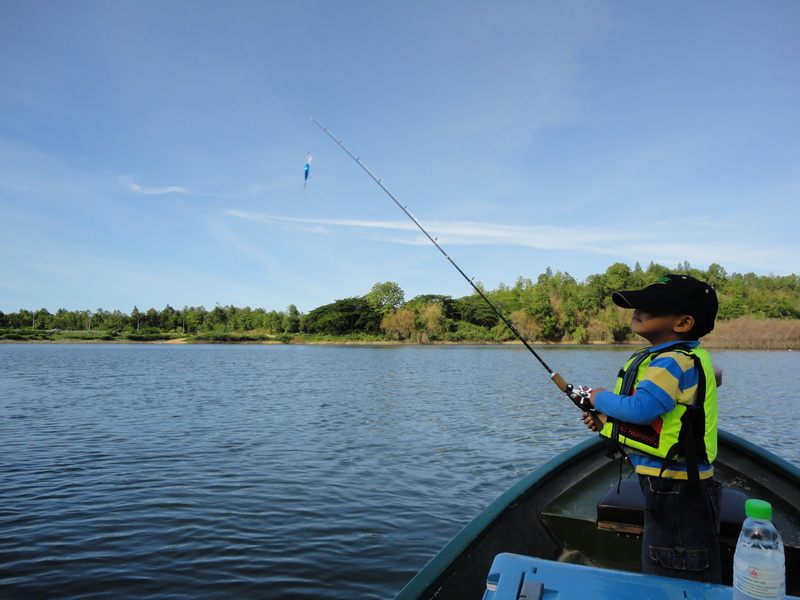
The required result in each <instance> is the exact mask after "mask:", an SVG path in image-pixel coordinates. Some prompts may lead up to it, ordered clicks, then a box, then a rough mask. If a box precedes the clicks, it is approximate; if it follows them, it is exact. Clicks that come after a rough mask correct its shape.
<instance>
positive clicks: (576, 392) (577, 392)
mask: <svg viewBox="0 0 800 600" xmlns="http://www.w3.org/2000/svg"><path fill="white" fill-rule="evenodd" d="M311 120H312V121H313V122H314V123H315V124H316V125H317V126H318V127H319V128H320V129H322V131H324V132H325V133H326V134H327V135H328V137H329V138H331V139H332V140H333V141H334V142H336V143H337V144H338V145H339V147H340V148H341V149H342V150H344V151H345V153H347V155H348V156H349V157H350V158H352V159H353V160H354V161H355V162H356V164H357V165H358V166H359V167H361V168H362V169H363V170H364V172H365V173H366V174H367V175H369V176H370V178H371V179H372V180H373V181H374V182H375V183H377V184H378V186H379V187H380V188H381V189H382V190H383V191H384V192H385V193H386V195H387V196H389V198H391V199H392V200H393V201H394V203H395V204H396V205H397V206H398V207H399V208H400V210H402V211H403V212H404V213H405V214H406V216H407V217H408V218H409V219H411V220H412V221H413V222H414V224H415V225H416V226H417V227H418V228H419V230H420V231H421V232H422V233H424V234H425V237H427V238H428V239H429V240H430V241H431V243H432V244H433V245H434V246H436V248H437V250H439V252H441V253H442V255H443V256H444V257H445V258H446V259H447V260H448V261H449V262H450V264H451V265H453V267H455V269H456V271H458V272H459V273H460V274H461V276H462V277H463V278H464V279H466V280H467V283H469V284H470V285H471V286H472V289H473V290H475V291H476V292H477V293H478V295H479V296H480V297H481V298H482V299H483V300H484V302H486V304H488V305H489V307H490V308H491V309H492V310H493V311H494V313H495V314H496V315H497V316H498V318H499V319H500V320H501V321H502V322H503V323H504V324H505V326H506V327H508V329H509V330H510V331H511V332H512V333H513V334H514V335H515V336H516V337H517V339H518V340H519V341H520V342H522V344H523V345H524V346H525V347H526V348H527V349H528V350H529V351H530V353H531V354H533V356H534V358H535V359H536V360H538V361H539V364H541V365H542V366H543V367H544V368H545V370H546V371H547V372H548V373H549V374H550V379H551V380H552V381H553V383H555V384H556V385H557V386H558V389H559V390H561V391H562V392H564V393H565V394H566V395H567V396H568V397H569V399H570V400H572V401H573V402H574V403H575V405H576V406H577V407H578V408H580V409H581V410H583V411H585V412H588V413H589V415H590V416H591V417H592V420H593V421H594V422H595V424H596V426H597V430H598V431H600V429H601V422H600V420H599V419H598V417H597V412H596V411H595V410H594V409H593V408H592V407H591V402H590V392H591V390H589V389H587V388H584V387H582V386H578V387H577V388H576V387H575V386H573V385H572V384H571V383H567V382H566V380H565V379H564V378H563V377H562V376H561V375H559V374H558V373H556V372H555V371H553V369H551V368H550V366H549V365H548V364H547V363H546V362H545V361H544V359H543V358H542V357H541V356H539V353H538V352H536V350H535V349H534V348H533V346H531V344H530V343H529V342H528V340H527V339H526V336H527V337H530V335H528V334H525V335H523V334H522V332H521V331H520V329H519V328H518V326H517V325H516V324H515V323H514V321H512V320H511V317H510V316H509V315H508V314H507V313H506V311H505V310H503V307H501V306H500V305H498V304H497V303H495V302H493V301H492V300H490V299H489V298H488V297H487V296H486V294H484V293H483V290H481V288H480V287H478V286H477V285H476V284H475V282H474V281H473V279H474V278H470V277H469V276H468V275H467V274H466V273H464V271H462V270H461V267H459V266H458V265H457V264H456V262H455V261H454V260H453V259H452V258H450V255H449V254H447V252H445V251H444V249H443V248H442V247H441V246H440V245H439V242H438V241H437V239H438V238H434V237H432V236H431V235H430V234H429V233H428V232H427V231H426V230H425V228H424V227H423V226H422V224H421V223H420V222H419V220H418V219H417V217H415V216H414V215H413V214H411V212H410V211H409V210H408V208H407V207H406V206H405V205H403V204H401V203H400V202H399V201H398V200H397V198H395V197H394V195H393V194H392V193H391V192H390V191H389V190H388V189H387V187H386V186H385V185H383V183H382V182H381V180H380V179H378V178H377V177H375V175H373V174H372V172H371V171H370V170H369V169H368V168H367V167H366V166H365V165H364V163H362V162H361V159H360V158H359V157H357V156H356V155H355V154H353V153H352V152H350V150H348V149H347V147H346V146H345V145H344V144H343V143H342V141H341V140H339V139H337V138H336V137H335V136H334V135H333V134H332V133H331V132H330V131H329V130H328V128H327V127H325V126H324V125H322V123H320V122H319V121H317V120H316V119H315V118H314V117H311Z"/></svg>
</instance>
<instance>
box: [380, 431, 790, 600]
mask: <svg viewBox="0 0 800 600" xmlns="http://www.w3.org/2000/svg"><path fill="white" fill-rule="evenodd" d="M714 467H715V478H716V479H717V480H718V481H720V482H721V483H722V484H723V500H722V511H721V526H720V549H721V554H722V562H723V566H722V585H715V584H709V583H698V582H692V581H686V580H681V579H671V578H666V577H660V576H655V575H643V574H642V573H641V558H640V555H641V535H642V528H643V522H644V511H643V495H642V493H641V490H640V489H639V484H638V479H637V476H636V475H633V474H631V475H629V474H628V472H629V471H630V469H629V468H628V467H625V468H624V471H621V467H620V461H619V459H616V460H610V459H609V458H608V457H607V456H606V443H605V441H604V440H603V439H601V438H600V437H599V436H593V437H592V438H589V439H587V440H585V441H584V442H581V443H579V444H578V445H576V446H575V447H573V448H572V449H570V450H567V451H565V452H563V453H562V454H560V455H559V456H557V457H555V458H553V459H551V460H550V461H549V462H547V463H546V464H544V465H542V466H541V467H539V468H537V469H536V470H534V471H533V472H531V473H530V474H529V475H527V476H526V477H525V478H523V479H522V480H521V481H519V482H518V483H517V484H516V485H514V486H512V487H511V488H510V489H509V490H507V491H506V492H505V493H503V494H502V495H501V496H500V497H499V498H497V499H496V500H495V501H494V502H492V503H491V504H490V505H489V506H487V507H486V508H485V509H484V510H483V511H482V512H481V513H480V514H479V515H478V516H477V517H475V519H473V520H472V521H471V522H470V523H469V524H468V525H467V526H465V527H464V528H463V529H462V530H461V531H460V532H459V533H458V534H457V535H456V536H455V537H454V538H453V539H452V540H451V541H450V542H449V543H448V544H447V545H446V546H445V547H444V548H443V549H442V550H441V551H440V552H439V553H438V554H436V556H434V557H433V558H432V559H431V560H430V562H428V564H427V565H425V566H424V567H423V568H422V569H421V570H420V571H419V572H418V573H417V575H416V576H415V577H414V578H413V579H411V581H410V582H409V583H408V584H407V585H406V586H405V587H404V588H403V589H402V590H401V591H400V593H399V594H398V595H397V596H396V598H395V600H433V599H436V600H471V599H476V600H480V599H483V600H506V599H512V600H521V599H523V598H525V599H528V600H534V599H535V598H558V599H559V600H569V599H571V598H580V599H581V600H587V599H589V598H615V599H621V598H637V599H646V598H680V599H682V600H683V599H686V598H731V594H732V588H731V587H730V586H731V581H732V566H733V553H734V549H735V546H736V542H737V539H738V536H739V532H740V531H741V525H742V521H743V520H744V518H745V513H744V503H745V500H746V499H747V498H759V499H761V500H766V501H767V502H769V503H770V504H772V506H773V519H772V520H773V523H774V524H775V526H776V527H777V528H778V530H779V532H780V533H781V537H782V538H783V542H784V549H785V557H786V593H787V595H788V596H795V595H800V468H798V467H797V466H795V465H793V464H791V463H790V462H788V461H786V460H784V459H782V458H780V457H778V456H776V455H775V454H773V453H771V452H769V451H767V450H765V449H763V448H761V447H759V446H757V445H755V444H753V443H751V442H748V441H746V440H744V439H742V438H740V437H738V436H735V435H733V434H731V433H728V432H726V431H722V430H720V431H719V452H718V456H717V459H716V460H715V461H714Z"/></svg>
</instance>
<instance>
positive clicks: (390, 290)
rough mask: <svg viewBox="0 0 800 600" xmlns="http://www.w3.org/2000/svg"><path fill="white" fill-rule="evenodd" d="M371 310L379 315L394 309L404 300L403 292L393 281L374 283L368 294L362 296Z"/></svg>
mask: <svg viewBox="0 0 800 600" xmlns="http://www.w3.org/2000/svg"><path fill="white" fill-rule="evenodd" d="M364 297H365V298H366V299H367V302H369V305H370V306H371V307H372V308H373V310H375V311H377V312H378V313H380V314H381V315H386V314H388V313H389V312H390V311H393V310H396V309H397V308H399V307H400V305H401V304H403V301H404V300H405V292H404V291H403V289H402V288H401V287H400V286H399V285H398V284H397V283H395V282H394V281H386V282H384V283H376V284H375V285H373V286H372V289H371V290H370V291H369V293H368V294H366V295H365V296H364Z"/></svg>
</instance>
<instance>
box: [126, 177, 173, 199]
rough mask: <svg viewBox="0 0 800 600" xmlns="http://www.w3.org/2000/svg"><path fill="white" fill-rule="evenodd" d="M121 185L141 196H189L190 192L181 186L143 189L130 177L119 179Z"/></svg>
mask: <svg viewBox="0 0 800 600" xmlns="http://www.w3.org/2000/svg"><path fill="white" fill-rule="evenodd" d="M118 181H119V183H120V184H121V185H122V186H123V187H125V188H127V189H129V190H131V191H132V192H138V193H140V194H150V195H158V194H188V193H189V190H188V189H186V188H185V187H182V186H179V185H170V186H166V187H142V186H141V185H139V184H138V183H135V182H134V181H133V178H132V177H129V176H122V177H120V178H119V179H118Z"/></svg>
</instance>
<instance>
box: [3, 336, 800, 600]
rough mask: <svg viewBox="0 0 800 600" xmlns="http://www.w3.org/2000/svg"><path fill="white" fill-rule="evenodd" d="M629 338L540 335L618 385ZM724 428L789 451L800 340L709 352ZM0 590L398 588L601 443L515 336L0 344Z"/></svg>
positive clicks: (241, 592)
mask: <svg viewBox="0 0 800 600" xmlns="http://www.w3.org/2000/svg"><path fill="white" fill-rule="evenodd" d="M631 350H632V349H631V348H612V347H607V348H577V347H576V348H564V347H558V348H549V347H548V348H542V349H541V350H537V351H539V352H540V353H541V354H542V356H543V357H544V359H545V360H546V361H547V362H548V364H549V365H550V366H551V367H552V368H553V369H555V370H559V371H560V372H561V374H562V375H564V377H565V378H566V379H568V380H570V381H572V382H573V383H575V384H584V385H591V386H610V385H612V384H613V379H614V377H615V375H616V372H617V371H618V369H619V367H620V366H621V365H622V363H623V362H624V361H625V359H626V358H627V356H628V355H629V354H630V352H631ZM713 354H714V356H715V359H716V362H717V363H718V364H720V365H721V366H722V367H723V369H724V370H725V385H724V386H723V388H722V390H721V392H720V395H721V412H722V417H721V425H722V426H723V427H724V428H726V429H728V430H730V431H732V432H733V433H737V434H739V435H743V436H744V437H747V438H748V439H751V440H753V441H755V442H757V443H759V444H762V445H764V446H766V447H768V448H769V449H770V450H772V451H774V452H776V453H777V454H779V455H781V456H783V457H784V458H787V459H788V460H790V461H793V462H795V463H798V462H800V460H798V452H799V450H798V448H800V444H798V442H797V441H796V436H794V435H787V434H786V428H785V426H784V424H786V423H793V420H790V418H789V417H790V415H789V410H790V406H789V404H790V402H789V398H788V396H787V394H788V393H789V392H790V386H788V387H787V384H786V376H787V374H791V373H796V372H797V371H798V369H797V367H798V360H800V359H798V356H800V355H799V354H798V353H786V352H784V353H778V352H737V351H720V352H715V353H713ZM0 373H2V378H0V430H1V431H2V432H3V440H4V445H3V449H2V453H0V461H1V462H0V468H2V472H3V478H2V483H0V592H2V595H3V596H4V597H12V598H13V597H19V598H28V597H37V596H38V597H48V598H104V597H108V598H112V597H113V598H118V597H134V596H135V597H137V598H147V597H153V598H156V597H158V598H274V597H280V598H308V597H318V598H355V597H358V598H390V597H392V596H393V594H395V593H396V592H397V591H398V590H399V589H400V588H401V587H402V586H403V585H404V584H405V583H406V582H407V580H408V579H409V578H410V577H411V576H412V575H413V573H414V572H416V571H417V570H418V569H419V568H420V567H421V566H422V565H423V564H424V563H425V562H426V561H427V560H428V559H429V558H430V557H431V556H432V555H433V554H434V553H435V552H436V551H437V550H438V549H439V548H440V547H441V546H442V545H443V544H444V543H446V542H447V541H448V540H449V539H450V538H451V537H452V536H453V535H454V534H455V533H456V532H457V531H458V530H459V529H460V528H461V527H462V526H463V525H464V524H465V523H466V522H467V521H468V520H469V519H470V518H472V517H473V516H474V515H475V514H476V513H477V512H478V511H479V510H480V509H482V508H483V507H484V506H485V505H486V504H488V503H489V502H491V501H492V500H493V499H494V498H495V497H496V496H497V495H499V494H500V493H501V492H502V491H504V490H505V489H506V488H507V487H509V486H510V485H511V484H512V483H514V482H516V481H517V480H518V479H520V478H521V477H522V476H524V475H525V474H526V473H527V472H528V471H529V470H531V469H533V468H535V467H536V466H538V465H539V464H541V463H542V462H544V461H546V460H548V459H549V458H551V457H552V456H553V455H555V454H556V453H558V452H559V451H561V450H563V449H565V448H566V447H568V446H570V445H572V444H574V443H575V442H577V441H580V440H582V439H585V437H586V436H588V435H591V434H590V433H589V432H588V431H586V430H585V429H584V428H583V426H582V425H581V423H580V419H579V413H578V411H577V409H575V408H574V406H573V405H572V404H571V403H570V402H569V401H568V400H567V399H566V398H565V397H564V396H563V395H562V394H561V393H560V392H558V390H557V388H556V387H555V386H554V385H553V384H552V383H551V382H550V380H549V378H548V376H547V373H546V372H545V371H544V369H542V367H541V365H539V363H538V362H536V361H535V360H533V359H532V357H531V356H530V354H529V353H528V351H527V350H525V349H524V348H521V347H516V346H503V347H496V346H467V347H465V346H435V347H431V346H424V347H399V346H376V347H362V346H156V345H131V346H125V345H0Z"/></svg>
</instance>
